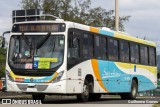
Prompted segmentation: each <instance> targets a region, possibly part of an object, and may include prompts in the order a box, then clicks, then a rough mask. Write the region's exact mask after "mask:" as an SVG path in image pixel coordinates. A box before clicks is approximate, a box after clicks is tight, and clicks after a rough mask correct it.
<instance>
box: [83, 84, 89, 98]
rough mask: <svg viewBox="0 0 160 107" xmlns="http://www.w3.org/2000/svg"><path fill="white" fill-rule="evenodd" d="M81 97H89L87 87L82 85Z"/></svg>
mask: <svg viewBox="0 0 160 107" xmlns="http://www.w3.org/2000/svg"><path fill="white" fill-rule="evenodd" d="M83 95H84V97H85V98H88V96H89V88H88V86H87V85H84V87H83Z"/></svg>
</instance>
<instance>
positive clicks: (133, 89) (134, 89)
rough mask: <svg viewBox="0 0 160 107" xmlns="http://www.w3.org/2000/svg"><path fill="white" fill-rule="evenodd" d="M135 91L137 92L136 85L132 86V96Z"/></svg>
mask: <svg viewBox="0 0 160 107" xmlns="http://www.w3.org/2000/svg"><path fill="white" fill-rule="evenodd" d="M136 93H137V89H136V87H134V86H133V87H132V96H136Z"/></svg>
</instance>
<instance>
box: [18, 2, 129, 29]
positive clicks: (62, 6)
mask: <svg viewBox="0 0 160 107" xmlns="http://www.w3.org/2000/svg"><path fill="white" fill-rule="evenodd" d="M21 5H22V9H42V10H43V13H44V14H52V15H55V16H57V17H59V18H62V19H64V20H67V21H73V22H77V23H81V24H86V25H89V26H95V27H108V28H110V29H112V30H114V28H115V16H114V10H109V11H107V10H106V9H104V8H101V7H96V8H91V0H22V2H21ZM129 18H130V16H123V17H120V18H119V19H120V24H119V29H120V31H124V30H125V27H124V22H127V21H129Z"/></svg>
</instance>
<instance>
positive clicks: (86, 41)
mask: <svg viewBox="0 0 160 107" xmlns="http://www.w3.org/2000/svg"><path fill="white" fill-rule="evenodd" d="M83 57H84V58H92V57H93V36H92V35H89V34H84V38H83Z"/></svg>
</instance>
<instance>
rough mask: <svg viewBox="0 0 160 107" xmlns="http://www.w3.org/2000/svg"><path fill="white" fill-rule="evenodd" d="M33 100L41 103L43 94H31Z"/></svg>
mask: <svg viewBox="0 0 160 107" xmlns="http://www.w3.org/2000/svg"><path fill="white" fill-rule="evenodd" d="M32 98H33V100H41V102H43V101H44V98H45V95H44V94H32Z"/></svg>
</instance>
